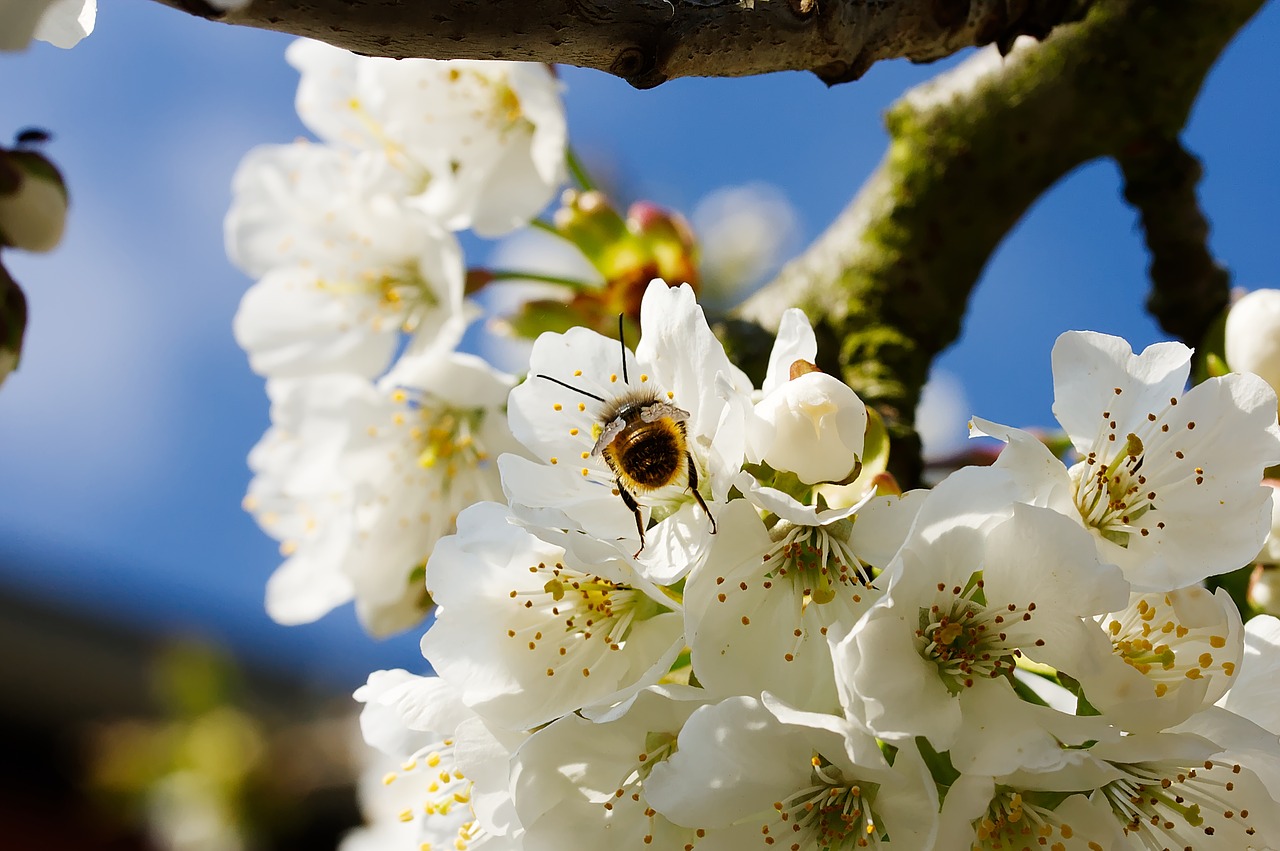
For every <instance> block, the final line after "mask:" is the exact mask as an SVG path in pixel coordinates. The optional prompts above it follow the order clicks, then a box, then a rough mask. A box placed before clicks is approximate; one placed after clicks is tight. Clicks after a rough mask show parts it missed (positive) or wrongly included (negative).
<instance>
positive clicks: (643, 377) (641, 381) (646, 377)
mask: <svg viewBox="0 0 1280 851" xmlns="http://www.w3.org/2000/svg"><path fill="white" fill-rule="evenodd" d="M648 380H649V376H648V375H646V374H645V373H643V372H642V373H640V383H642V384H643V383H644V382H646V381H648Z"/></svg>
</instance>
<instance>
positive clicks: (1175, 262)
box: [1116, 138, 1231, 343]
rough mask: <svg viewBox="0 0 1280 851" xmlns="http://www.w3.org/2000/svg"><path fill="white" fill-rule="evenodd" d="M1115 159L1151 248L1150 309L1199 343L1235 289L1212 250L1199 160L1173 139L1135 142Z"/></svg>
mask: <svg viewBox="0 0 1280 851" xmlns="http://www.w3.org/2000/svg"><path fill="white" fill-rule="evenodd" d="M1116 161H1117V162H1118V163H1119V164H1120V170H1121V172H1122V173H1123V174H1124V181H1125V187H1124V197H1125V200H1126V201H1128V202H1129V203H1130V204H1132V205H1133V206H1134V207H1135V208H1137V210H1138V213H1139V215H1140V216H1141V217H1142V230H1143V233H1145V234H1146V238H1147V249H1148V250H1149V251H1150V252H1151V270H1150V274H1151V284H1152V289H1151V295H1150V296H1148V298H1147V310H1149V311H1150V312H1151V315H1153V316H1154V317H1155V318H1156V319H1157V320H1158V321H1159V322H1160V327H1161V328H1163V329H1164V330H1165V331H1167V332H1169V333H1170V334H1173V335H1174V336H1176V337H1181V338H1182V339H1184V340H1187V341H1188V342H1191V343H1195V342H1198V341H1199V340H1201V339H1202V338H1203V337H1204V335H1205V332H1207V331H1208V330H1209V326H1210V324H1212V322H1213V320H1214V318H1215V317H1217V316H1218V314H1220V313H1221V312H1222V311H1223V310H1226V308H1227V302H1228V301H1229V299H1230V290H1231V274H1230V273H1229V272H1228V271H1227V270H1226V268H1224V267H1223V266H1222V265H1221V264H1219V263H1218V262H1217V261H1216V260H1215V259H1214V258H1213V255H1212V254H1210V253H1209V245H1208V239H1209V222H1208V221H1206V220H1205V217H1204V213H1202V212H1201V210H1200V201H1199V199H1198V198H1197V196H1196V184H1197V183H1199V182H1200V176H1201V169H1200V161H1199V160H1198V159H1196V158H1195V157H1194V156H1192V155H1191V154H1190V153H1188V152H1187V151H1186V149H1185V148H1183V147H1182V144H1181V143H1180V142H1179V141H1178V140H1177V139H1174V138H1157V139H1150V140H1146V141H1143V142H1140V143H1137V144H1135V145H1133V146H1131V147H1130V148H1128V149H1126V150H1124V151H1122V152H1120V154H1119V155H1118V156H1117V157H1116Z"/></svg>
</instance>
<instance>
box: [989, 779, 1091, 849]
mask: <svg viewBox="0 0 1280 851" xmlns="http://www.w3.org/2000/svg"><path fill="white" fill-rule="evenodd" d="M1032 794H1033V795H1034V794H1035V793H1032ZM973 827H974V842H973V848H974V849H975V851H977V850H978V849H982V851H986V849H991V851H995V849H1012V848H1032V847H1041V846H1043V847H1045V848H1061V847H1063V846H1062V845H1061V844H1053V838H1054V834H1055V833H1056V834H1057V835H1058V836H1060V837H1062V839H1071V838H1072V837H1073V836H1074V835H1075V833H1076V831H1075V829H1074V828H1073V827H1072V826H1071V825H1070V824H1069V823H1067V822H1064V821H1062V820H1061V818H1059V817H1058V816H1057V815H1056V814H1055V813H1054V811H1053V810H1051V809H1048V808H1047V807H1043V806H1039V805H1038V804H1035V803H1033V802H1032V801H1029V800H1027V799H1026V798H1025V797H1024V793H1023V792H1020V791H1018V790H1016V789H1003V788H1001V789H997V790H996V794H995V795H994V796H993V797H992V799H991V803H990V804H989V805H988V806H987V812H986V813H985V814H984V815H983V816H982V817H981V818H979V819H977V820H976V821H975V822H974V823H973ZM1090 847H1093V846H1090Z"/></svg>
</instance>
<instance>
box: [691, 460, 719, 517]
mask: <svg viewBox="0 0 1280 851" xmlns="http://www.w3.org/2000/svg"><path fill="white" fill-rule="evenodd" d="M684 457H685V458H686V459H688V462H689V489H690V490H692V491H693V498H694V499H696V500H697V501H698V505H701V506H702V513H703V514H706V515H707V519H708V520H710V521H711V534H713V535H714V534H715V533H716V519H715V518H714V517H712V516H711V509H709V508H707V503H706V502H704V501H703V499H702V494H700V493H698V467H697V465H695V464H694V463H693V453H691V452H686V453H684Z"/></svg>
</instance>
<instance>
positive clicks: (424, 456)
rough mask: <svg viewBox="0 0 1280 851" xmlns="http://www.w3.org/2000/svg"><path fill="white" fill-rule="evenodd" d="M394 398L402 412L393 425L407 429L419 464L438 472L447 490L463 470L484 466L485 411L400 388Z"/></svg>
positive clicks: (485, 461) (394, 415)
mask: <svg viewBox="0 0 1280 851" xmlns="http://www.w3.org/2000/svg"><path fill="white" fill-rule="evenodd" d="M391 399H392V401H393V402H395V403H396V404H398V405H403V406H404V407H403V410H400V411H397V412H396V413H395V414H393V415H392V423H393V424H394V425H396V426H401V427H405V428H407V429H408V435H407V436H408V439H409V441H410V442H411V444H412V448H413V452H414V457H416V459H417V463H418V465H419V466H420V467H422V468H423V469H425V470H439V471H440V472H441V473H443V476H444V488H445V490H446V491H447V490H448V488H449V483H450V481H451V480H453V479H455V478H457V476H458V474H459V473H460V472H462V471H463V470H474V469H477V468H479V467H482V466H485V465H486V464H487V463H488V461H489V455H488V453H487V452H486V451H485V448H484V446H482V445H481V444H480V442H478V440H477V436H478V434H479V432H480V426H481V423H482V422H483V420H484V416H485V411H484V409H482V408H454V407H451V406H449V405H445V404H442V403H440V402H439V401H438V400H436V399H434V398H432V397H430V396H427V395H425V394H412V393H411V392H410V391H407V390H403V389H399V390H396V391H394V392H393V393H392V394H391Z"/></svg>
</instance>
